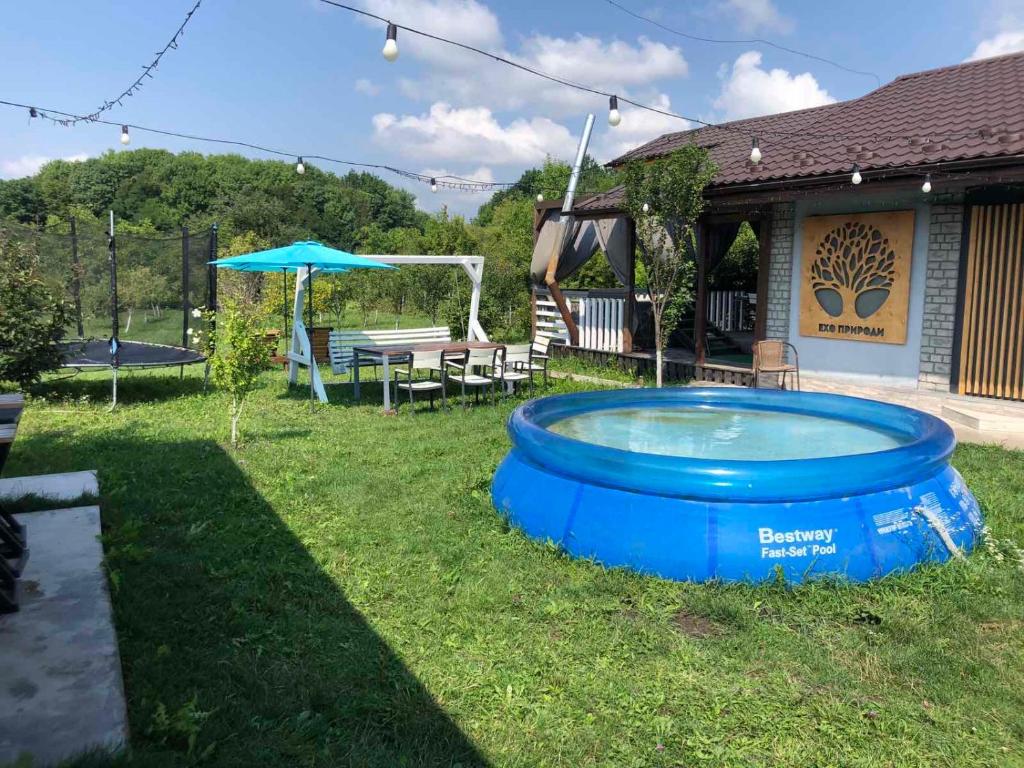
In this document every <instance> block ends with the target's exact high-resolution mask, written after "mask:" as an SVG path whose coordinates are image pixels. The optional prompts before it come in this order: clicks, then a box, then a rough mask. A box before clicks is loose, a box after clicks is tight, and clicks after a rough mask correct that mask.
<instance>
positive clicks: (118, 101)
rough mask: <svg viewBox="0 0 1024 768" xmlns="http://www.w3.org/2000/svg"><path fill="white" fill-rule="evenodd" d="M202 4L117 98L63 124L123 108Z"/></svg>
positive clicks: (175, 44)
mask: <svg viewBox="0 0 1024 768" xmlns="http://www.w3.org/2000/svg"><path fill="white" fill-rule="evenodd" d="M202 2H203V0H196V3H195V5H193V6H192V9H191V10H190V11H189V12H188V13H187V14H185V20H184V21H183V22H181V25H180V26H179V27H178V29H177V30H176V31H175V32H174V35H173V36H172V37H171V39H170V40H168V41H167V45H165V46H164V47H163V48H161V49H160V51H158V52H157V54H156V56H155V58H154V59H153V60H152V61H151V62H150V63H149V64H147V65H146V66H144V67H143V68H142V74H140V75H139V76H138V77H137V78H135V80H134V81H133V82H132V84H131V85H129V86H128V87H127V88H125V89H124V90H123V91H121V93H119V94H118V95H117V96H114V97H113V98H111V99H107V100H106V101H104V102H103V103H102V104H101V105H100V106H99V107H97V109H96V111H95V112H92V113H90V114H88V115H75V116H74V117H73V118H72V119H71V120H69V121H68V122H67V123H65V125H74V124H75V123H79V122H96V118H98V117H99V116H100V115H102V114H103V113H104V112H107V111H108V110H111V109H113V108H114V107H115V106H116V107H121V106H124V104H123V102H124V100H125V99H127V98H128V97H130V96H134V95H135V94H136V93H137V92H138V91H139V90H140V89H141V88H142V86H143V85H144V84H145V82H146V80H148V79H151V78H152V77H153V72H154V71H155V70H156V68H157V67H158V66H159V65H160V60H161V59H162V58H163V57H164V54H166V53H167V52H168V51H170V50H172V49H177V47H178V40H179V39H180V38H181V36H182V35H183V34H184V33H185V27H187V26H188V23H189V22H190V21H191V20H192V16H193V15H194V14H195V12H196V11H198V10H199V6H200V5H201V4H202ZM121 143H122V144H127V143H128V142H127V141H124V138H123V137H122V140H121Z"/></svg>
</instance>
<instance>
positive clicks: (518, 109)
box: [0, 0, 1024, 215]
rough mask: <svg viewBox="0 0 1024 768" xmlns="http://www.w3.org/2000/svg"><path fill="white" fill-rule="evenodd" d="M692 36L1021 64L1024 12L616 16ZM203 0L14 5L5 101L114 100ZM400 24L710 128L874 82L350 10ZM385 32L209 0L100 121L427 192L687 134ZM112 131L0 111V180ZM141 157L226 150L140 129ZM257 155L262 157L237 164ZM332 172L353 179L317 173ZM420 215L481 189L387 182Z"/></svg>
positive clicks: (687, 9) (960, 8) (596, 37)
mask: <svg viewBox="0 0 1024 768" xmlns="http://www.w3.org/2000/svg"><path fill="white" fill-rule="evenodd" d="M617 1H618V2H619V3H620V4H622V5H624V6H626V7H628V8H630V9H632V10H634V11H636V12H637V13H640V14H643V15H645V16H649V17H650V18H654V19H656V20H657V21H659V22H660V23H662V24H664V25H666V26H669V27H672V28H674V29H678V30H682V31H685V32H687V33H689V34H693V35H699V36H706V37H719V38H730V39H737V38H741V39H752V38H762V39H765V40H769V41H772V42H775V43H777V44H779V45H781V46H785V47H789V48H797V49H800V50H804V51H807V52H809V53H812V54H815V55H817V56H822V57H826V58H830V59H834V60H836V61H838V62H839V63H840V64H842V65H844V66H846V67H848V68H851V69H856V70H866V71H870V72H873V73H876V74H877V75H878V77H879V78H880V79H881V81H882V82H883V83H885V82H888V81H889V80H892V79H893V78H894V77H896V76H898V75H900V74H904V73H907V72H914V71H919V70H922V69H930V68H933V67H939V66H946V65H950V64H956V63H958V62H961V61H965V60H969V59H971V58H979V57H985V56H992V55H999V54H1002V53H1009V52H1012V51H1016V50H1024V0H977V2H968V1H967V0H927V2H923V1H920V0H903V2H892V0H885V1H884V2H883V1H880V0H858V2H848V1H844V2H822V1H821V0H792V1H791V2H786V0H692V1H690V2H681V1H676V2H668V1H667V0H660V2H659V0H617ZM193 3H194V0H159V2H154V1H153V0H150V2H145V3H142V2H138V0H92V2H89V3H82V2H80V0H34V2H31V3H15V2H14V1H13V0H6V2H4V8H3V20H4V23H3V25H2V26H0V62H2V64H0V99H3V100H7V101H14V102H19V103H24V104H32V105H36V106H38V107H40V108H52V109H59V110H63V111H66V112H72V113H75V114H81V113H88V112H91V111H93V110H94V109H95V108H96V107H97V106H99V105H100V104H101V103H102V102H103V101H104V100H106V99H108V98H110V97H111V96H113V95H116V94H117V93H118V92H120V91H121V90H123V89H124V88H125V87H126V86H127V85H128V84H129V83H130V82H131V81H132V80H133V79H134V78H135V77H136V76H137V75H138V73H139V71H140V68H141V67H142V65H143V64H145V63H148V62H149V61H150V60H152V58H153V56H154V54H155V52H156V51H157V50H159V49H160V48H162V47H163V46H164V44H165V43H166V42H167V40H168V39H169V38H170V36H171V35H172V34H173V32H174V30H175V29H176V28H177V27H178V25H179V24H180V23H181V20H182V19H183V18H184V16H185V13H186V12H187V11H188V9H189V8H190V7H191V6H192V4H193ZM350 4H352V5H355V6H357V7H361V8H365V9H367V10H370V11H373V12H375V13H377V14H379V15H381V16H384V17H387V18H390V19H392V20H393V21H395V22H396V23H398V24H405V25H408V26H412V27H417V28H420V29H423V30H425V31H429V32H432V33H435V34H439V35H442V36H445V37H448V38H452V39H455V40H459V41H461V42H464V43H467V44H470V45H473V46H476V47H479V48H483V49H486V50H488V51H493V52H496V53H500V54H502V55H504V56H506V57H509V58H512V59H515V60H517V61H521V62H523V63H525V64H528V65H530V66H533V67H535V68H538V69H542V70H544V71H547V72H550V73H553V74H557V75H559V76H561V77H563V78H565V79H568V80H573V81H576V82H580V83H584V84H587V85H590V86H593V87H595V88H597V89H599V90H602V91H608V92H614V93H618V94H622V95H624V96H628V97H630V98H632V99H635V100H637V101H641V102H644V103H648V104H653V105H657V106H660V107H663V108H665V109H669V110H671V111H674V112H677V113H680V114H684V115H688V116H691V117H696V118H698V119H701V120H709V121H715V122H717V121H723V120H731V119H737V118H743V117H750V116H754V115H761V114H769V113H774V112H780V111H788V110H793V109H801V108H804V107H810V106H816V105H819V104H824V103H828V102H831V101H835V100H845V99H850V98H855V97H857V96H861V95H863V94H865V93H867V92H869V91H870V90H872V89H874V88H875V87H876V85H877V84H876V81H875V79H874V78H873V77H870V76H864V75H858V74H853V73H850V72H847V71H844V70H843V69H840V68H837V67H834V66H831V65H829V64H827V63H824V62H821V61H817V60H814V59H809V58H805V57H801V56H798V55H794V54H791V53H787V52H784V51H780V50H778V49H775V48H771V47H768V46H765V45H762V44H758V43H736V44H734V43H729V44H713V43H706V42H697V41H693V40H687V39H682V38H680V37H677V36H675V35H673V34H671V33H669V32H666V31H665V30H663V29H659V28H658V27H655V26H653V25H651V24H648V23H646V22H644V21H641V20H638V19H635V18H632V17H630V16H629V15H627V14H625V13H624V12H623V11H621V10H619V9H618V8H615V7H614V6H613V5H611V4H609V3H608V2H607V0H561V1H560V2H558V3H552V2H550V0H350ZM384 39H385V29H384V26H383V25H382V24H381V23H380V22H377V21H369V20H365V19H360V18H359V17H357V16H355V15H353V14H351V13H349V12H347V11H343V10H340V9H337V8H332V7H330V6H328V5H325V4H324V3H322V2H320V0H203V3H202V5H201V7H200V8H199V10H198V11H197V12H196V15H195V16H194V17H193V19H192V22H191V23H190V25H189V26H188V28H187V30H186V32H185V35H184V37H183V38H182V40H181V42H180V46H179V47H178V49H176V50H172V51H170V52H169V53H168V54H167V55H166V56H165V57H164V59H163V61H162V63H161V65H160V67H159V69H157V71H156V73H155V77H154V78H153V79H151V80H148V81H147V83H146V85H145V87H144V88H143V89H142V90H141V91H140V92H139V93H138V94H136V95H135V96H133V97H132V98H130V99H128V100H127V101H126V102H125V103H124V106H123V107H115V108H114V109H113V110H111V111H110V112H108V113H107V114H106V115H105V117H106V118H109V119H111V120H116V121H119V120H124V121H127V122H131V123H135V124H139V125H145V126H152V127H157V128H162V129H170V130H174V131H179V132H184V133H192V134H198V135H203V136H212V137H218V138H228V139H235V140H242V141H247V142H251V143H256V144H260V145H264V146H271V147H275V148H280V149H282V150H285V151H288V152H293V153H295V154H296V155H298V154H304V155H313V154H320V155H327V156H331V157H337V158H342V159H349V160H353V161H356V162H369V163H380V164H386V165H391V166H395V167H399V168H403V169H408V170H411V171H415V172H417V173H423V174H426V175H428V176H431V175H436V176H440V175H443V174H447V173H450V174H457V175H460V176H465V177H469V178H474V179H480V180H485V181H515V180H516V179H517V178H518V177H519V175H520V173H521V172H522V171H523V169H525V168H529V167H532V166H538V165H540V164H541V163H543V161H544V159H545V158H546V157H553V158H556V159H559V160H565V161H570V160H571V159H572V156H573V155H574V153H575V147H576V143H577V141H578V136H579V133H580V131H581V129H582V127H583V123H584V120H585V118H586V114H587V113H588V112H594V113H595V114H596V115H597V118H598V120H597V124H596V125H597V127H596V129H595V133H594V137H593V140H592V142H591V147H590V150H591V154H592V155H594V156H595V157H596V158H597V159H598V160H600V161H607V160H610V159H612V158H613V157H615V156H617V155H619V154H621V153H622V152H624V151H626V150H628V149H631V148H633V147H635V146H638V145H639V144H642V143H644V142H646V141H648V140H650V139H653V138H656V137H657V136H659V135H661V134H664V133H668V132H671V131H678V130H685V129H686V128H688V127H693V126H692V124H691V123H688V122H687V121H685V120H679V119H676V118H671V117H666V116H661V115H657V114H652V113H647V112H643V111H639V110H637V109H634V108H630V107H628V106H626V105H623V106H622V107H621V111H622V123H621V124H620V125H619V126H618V127H617V128H612V127H611V126H609V125H608V123H607V112H608V105H607V100H606V99H604V98H602V97H599V96H592V95H588V94H581V93H578V92H576V91H573V90H571V89H567V88H564V87H561V86H558V85H555V84H552V83H547V82H544V81H542V80H537V79H535V78H533V77H530V76H528V75H526V74H525V73H520V72H516V71H515V70H512V69H510V68H508V67H506V66H504V65H500V64H498V63H496V62H493V61H491V60H490V59H486V58H482V57H479V56H476V55H473V54H470V53H467V52H462V51H458V50H455V49H453V48H451V47H449V46H446V45H444V44H442V43H437V42H433V41H428V40H423V39H417V38H415V37H414V36H412V35H410V34H408V33H399V39H398V43H399V51H400V54H399V57H398V60H397V61H395V62H394V63H389V62H387V61H386V60H385V59H384V58H383V56H382V55H381V53H380V51H381V48H382V46H383V44H384ZM118 136H119V130H118V129H117V128H116V127H112V126H103V125H94V124H80V125H78V126H76V127H72V128H64V127H58V126H52V125H49V124H45V123H43V122H42V121H39V120H34V121H33V120H30V119H29V116H28V114H27V113H26V111H24V110H15V109H10V108H6V107H4V108H0V177H2V178H16V177H20V176H24V175H28V174H31V173H34V172H35V171H36V170H37V169H38V168H39V167H40V166H41V165H42V164H43V163H45V162H46V161H47V160H50V159H54V158H64V159H82V158H86V157H93V156H97V155H101V154H103V153H104V152H107V151H121V145H120V143H119V142H118ZM132 139H133V140H132V143H131V145H130V148H131V149H134V148H138V147H159V148H165V149H169V150H172V151H184V150H192V151H200V152H204V153H210V152H218V151H223V150H222V149H220V148H218V147H216V146H214V145H210V144H204V143H202V142H197V141H189V140H180V139H174V138H166V137H159V136H155V135H152V134H141V133H135V134H133V137H132ZM243 154H249V155H250V156H253V157H263V156H264V155H260V154H259V153H256V152H248V151H243ZM319 165H321V167H323V168H324V169H325V170H331V171H335V172H338V173H344V172H346V170H347V169H346V168H345V167H344V166H339V165H333V164H329V163H319ZM381 176H382V177H383V178H385V179H386V180H387V181H389V182H391V183H394V184H396V185H398V186H403V187H405V188H407V189H409V190H410V191H412V192H413V193H414V194H415V195H416V198H417V204H418V205H419V206H420V207H421V208H423V209H424V210H427V211H436V210H439V209H440V208H441V207H442V206H446V207H448V209H449V210H451V211H453V212H455V213H459V214H466V215H471V214H473V213H474V212H475V211H476V209H477V207H478V206H479V205H480V204H481V203H483V202H484V201H485V200H486V199H487V198H488V197H489V193H468V192H460V191H454V190H443V189H442V190H440V191H438V192H437V193H431V192H430V190H429V188H427V187H426V186H425V185H423V184H419V183H416V182H411V181H408V180H404V179H402V178H401V177H397V176H393V175H390V174H388V173H386V172H384V173H381Z"/></svg>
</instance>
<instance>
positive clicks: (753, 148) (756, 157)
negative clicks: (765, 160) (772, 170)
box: [750, 136, 761, 165]
mask: <svg viewBox="0 0 1024 768" xmlns="http://www.w3.org/2000/svg"><path fill="white" fill-rule="evenodd" d="M750 162H752V163H753V164H754V165H757V164H758V163H760V162H761V149H760V148H759V147H758V146H757V136H755V137H754V138H753V139H751V140H750Z"/></svg>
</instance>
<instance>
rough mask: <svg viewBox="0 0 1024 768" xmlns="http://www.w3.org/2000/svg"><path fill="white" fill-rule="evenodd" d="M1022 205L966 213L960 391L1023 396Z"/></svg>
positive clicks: (997, 395) (1023, 292) (987, 395)
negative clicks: (968, 219)
mask: <svg viewBox="0 0 1024 768" xmlns="http://www.w3.org/2000/svg"><path fill="white" fill-rule="evenodd" d="M1022 294H1024V205H1021V204H1019V203H1014V204H1007V205H987V206H976V207H974V208H972V212H971V232H970V237H969V240H968V252H967V264H966V273H965V276H964V297H963V312H962V327H961V347H960V371H959V373H960V386H959V389H960V393H961V394H968V395H981V396H985V397H999V398H1012V399H1017V400H1019V399H1022V398H1024V295H1022Z"/></svg>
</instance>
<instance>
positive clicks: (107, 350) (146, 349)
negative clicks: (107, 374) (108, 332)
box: [59, 339, 206, 371]
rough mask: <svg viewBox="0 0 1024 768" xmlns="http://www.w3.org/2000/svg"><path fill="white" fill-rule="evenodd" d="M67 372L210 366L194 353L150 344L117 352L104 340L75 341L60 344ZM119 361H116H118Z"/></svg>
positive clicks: (123, 344)
mask: <svg viewBox="0 0 1024 768" xmlns="http://www.w3.org/2000/svg"><path fill="white" fill-rule="evenodd" d="M59 346H60V349H61V354H62V356H63V358H64V361H63V362H62V363H61V365H62V366H63V367H64V368H77V369H78V370H82V371H85V370H90V369H96V368H164V367H167V366H172V365H192V364H193V363H203V362H206V357H205V356H203V355H201V354H199V353H198V352H197V351H196V350H194V349H186V348H185V347H174V346H171V345H170V344H153V343H151V342H147V341H118V342H117V349H116V351H113V350H111V343H110V342H109V341H104V340H103V339H74V340H72V341H64V342H61V343H60V345H59ZM115 358H116V361H115Z"/></svg>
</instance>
